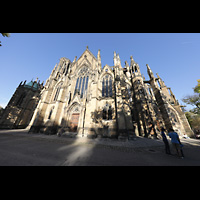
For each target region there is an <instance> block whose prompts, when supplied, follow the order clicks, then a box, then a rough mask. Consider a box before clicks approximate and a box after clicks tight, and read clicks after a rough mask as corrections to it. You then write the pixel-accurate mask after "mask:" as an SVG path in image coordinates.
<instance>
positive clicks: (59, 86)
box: [53, 83, 62, 101]
mask: <svg viewBox="0 0 200 200" xmlns="http://www.w3.org/2000/svg"><path fill="white" fill-rule="evenodd" d="M61 86H62V83H61V84H59V85H58V86H57V89H56V93H55V95H54V99H53V101H57V99H58V95H59V93H60V89H61Z"/></svg>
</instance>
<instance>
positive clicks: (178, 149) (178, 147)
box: [168, 128, 184, 159]
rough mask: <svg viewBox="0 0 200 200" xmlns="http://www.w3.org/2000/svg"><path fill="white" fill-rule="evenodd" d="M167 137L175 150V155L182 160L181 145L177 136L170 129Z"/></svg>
mask: <svg viewBox="0 0 200 200" xmlns="http://www.w3.org/2000/svg"><path fill="white" fill-rule="evenodd" d="M168 136H169V137H170V138H171V143H172V145H173V147H174V149H175V150H176V152H177V155H178V156H179V157H181V158H182V159H183V158H184V154H183V150H182V147H183V145H182V144H181V141H180V139H179V136H178V134H177V133H176V132H175V131H174V130H173V129H172V128H170V129H169V131H168Z"/></svg>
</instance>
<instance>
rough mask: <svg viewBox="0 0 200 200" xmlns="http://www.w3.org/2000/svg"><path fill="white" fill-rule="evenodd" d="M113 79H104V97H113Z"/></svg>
mask: <svg viewBox="0 0 200 200" xmlns="http://www.w3.org/2000/svg"><path fill="white" fill-rule="evenodd" d="M112 95H113V92H112V77H111V76H110V75H106V76H104V77H103V79H102V97H112Z"/></svg>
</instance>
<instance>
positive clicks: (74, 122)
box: [70, 113, 80, 132]
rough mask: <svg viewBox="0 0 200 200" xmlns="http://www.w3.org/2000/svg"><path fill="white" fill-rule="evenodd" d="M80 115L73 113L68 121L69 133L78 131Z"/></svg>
mask: <svg viewBox="0 0 200 200" xmlns="http://www.w3.org/2000/svg"><path fill="white" fill-rule="evenodd" d="M79 116H80V113H73V114H72V116H71V120H70V131H71V132H76V131H77V129H78V122H79Z"/></svg>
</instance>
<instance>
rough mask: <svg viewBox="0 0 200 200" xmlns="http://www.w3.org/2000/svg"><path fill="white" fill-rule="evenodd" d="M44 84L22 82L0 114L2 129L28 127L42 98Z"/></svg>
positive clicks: (0, 126) (0, 127)
mask: <svg viewBox="0 0 200 200" xmlns="http://www.w3.org/2000/svg"><path fill="white" fill-rule="evenodd" d="M42 88H43V84H40V83H39V82H37V80H35V81H31V82H29V83H28V84H26V81H24V83H22V82H21V83H20V84H19V86H18V87H17V89H16V91H15V93H14V94H13V96H12V98H11V99H10V101H9V103H8V105H7V106H6V108H5V109H4V111H3V112H2V115H1V116H0V129H7V128H9V129H13V128H26V127H27V126H28V124H29V123H30V120H31V118H32V116H33V113H34V110H35V108H36V106H37V104H38V102H39V99H40V92H41V90H42Z"/></svg>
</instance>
